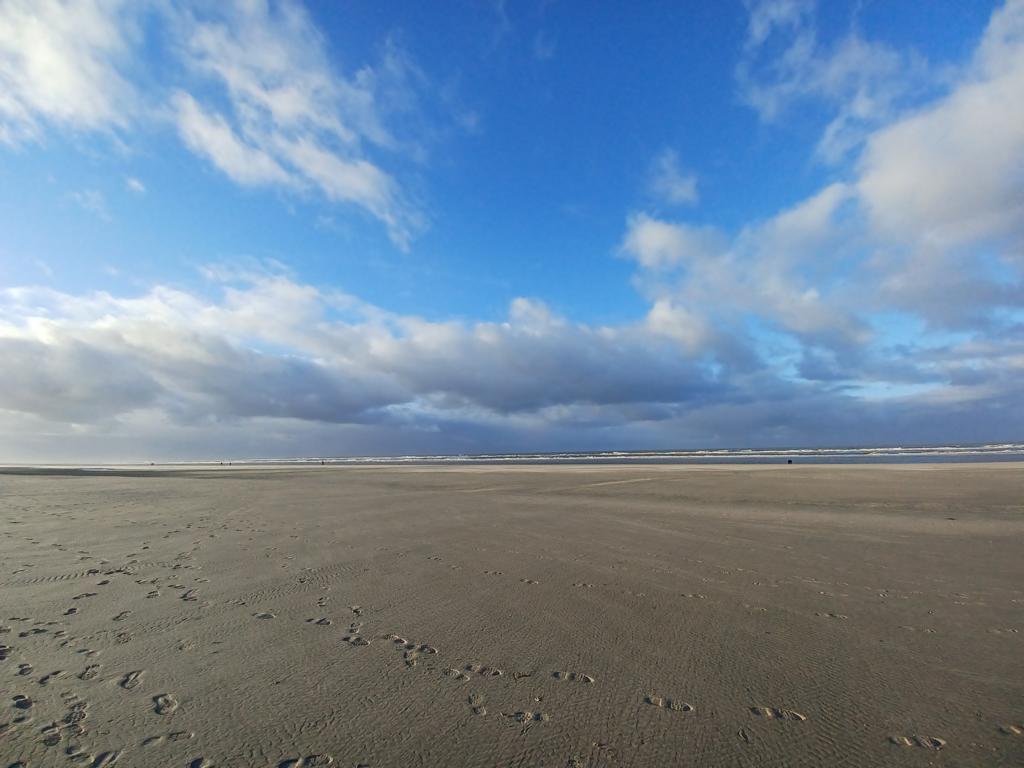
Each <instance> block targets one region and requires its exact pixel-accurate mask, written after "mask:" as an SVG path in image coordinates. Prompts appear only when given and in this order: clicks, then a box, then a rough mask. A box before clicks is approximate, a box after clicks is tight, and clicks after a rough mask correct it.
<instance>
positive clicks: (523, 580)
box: [520, 579, 540, 584]
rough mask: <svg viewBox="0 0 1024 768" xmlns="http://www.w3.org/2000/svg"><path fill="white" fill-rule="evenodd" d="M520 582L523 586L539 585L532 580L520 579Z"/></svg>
mask: <svg viewBox="0 0 1024 768" xmlns="http://www.w3.org/2000/svg"><path fill="white" fill-rule="evenodd" d="M520 581H521V582H522V583H523V584H540V582H539V581H534V580H533V579H520Z"/></svg>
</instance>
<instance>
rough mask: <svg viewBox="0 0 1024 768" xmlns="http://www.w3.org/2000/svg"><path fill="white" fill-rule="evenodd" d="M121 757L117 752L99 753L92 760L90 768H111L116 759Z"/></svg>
mask: <svg viewBox="0 0 1024 768" xmlns="http://www.w3.org/2000/svg"><path fill="white" fill-rule="evenodd" d="M120 755H121V752H120V751H119V750H113V751H110V752H101V753H100V754H98V755H97V756H96V759H95V760H93V763H92V765H91V766H90V768H106V766H112V765H114V763H116V762H117V758H118V757H119V756H120Z"/></svg>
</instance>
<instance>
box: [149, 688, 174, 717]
mask: <svg viewBox="0 0 1024 768" xmlns="http://www.w3.org/2000/svg"><path fill="white" fill-rule="evenodd" d="M153 703H154V704H155V705H156V706H154V707H153V711H154V712H156V713H157V714H158V715H171V714H174V711H175V710H176V709H177V708H178V700H177V699H176V698H174V695H173V694H170V693H161V694H160V695H159V696H154V697H153Z"/></svg>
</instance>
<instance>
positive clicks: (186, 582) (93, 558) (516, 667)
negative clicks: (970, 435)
mask: <svg viewBox="0 0 1024 768" xmlns="http://www.w3.org/2000/svg"><path fill="white" fill-rule="evenodd" d="M0 494H2V496H0V520H2V529H0V532H2V536H0V625H2V632H3V634H0V644H2V647H0V656H2V657H3V660H2V661H0V680H2V686H0V688H2V690H3V697H2V702H0V706H2V709H3V711H2V712H0V731H2V735H0V757H2V758H3V760H2V761H0V768H4V767H5V766H7V765H8V764H10V763H14V762H16V761H21V762H22V763H24V764H26V765H27V766H29V767H30V768H35V766H65V765H83V766H97V767H99V766H113V765H116V766H118V767H119V768H128V767H129V766H145V767H146V768H149V767H152V766H157V767H160V768H162V767H164V766H181V767H182V768H185V767H186V766H220V767H222V768H226V767H228V766H239V767H241V766H246V767H248V766H272V767H273V766H280V765H288V766H297V765H305V766H313V765H326V764H328V763H330V764H332V765H336V766H348V767H354V766H357V765H365V766H373V768H388V767H391V766H394V767H395V768H406V767H407V766H488V767H489V766H524V767H526V766H528V767H530V768H535V767H539V766H554V767H555V768H563V767H565V766H609V767H611V766H691V765H692V766H841V765H842V766H881V765H887V766H888V765H910V766H924V765H944V766H994V765H1021V764H1022V763H1024V546H1022V544H1024V501H1022V500H1024V466H1022V465H1020V464H1016V465H1014V464H1003V465H960V466H948V465H947V466H939V465H930V466H921V465H918V466H909V465H906V466H874V467H867V466H841V467H837V466H814V467H811V466H808V467H802V466H791V467H790V466H771V467H764V466H762V467H754V466H743V467H740V466H716V467H680V466H637V467H515V468H493V467H472V468H458V467H454V468H410V467H402V468H387V467H371V468H361V467H344V468H332V467H319V466H316V467H310V468H299V469H296V468H288V469H270V468H239V467H233V468H231V469H227V468H225V469H224V470H219V469H218V470H212V469H207V470H189V471H181V470H163V471H151V472H150V471H147V472H104V473H92V474H90V473H74V472H67V471H54V472H51V473H48V474H40V473H38V472H37V473H35V474H27V473H20V474H17V473H16V474H2V475H0ZM314 756H319V757H314Z"/></svg>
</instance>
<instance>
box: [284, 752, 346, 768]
mask: <svg viewBox="0 0 1024 768" xmlns="http://www.w3.org/2000/svg"><path fill="white" fill-rule="evenodd" d="M333 762H334V758H333V757H331V756H330V755H307V756H306V757H293V758H291V759H289V760H284V761H283V762H281V763H280V764H279V765H278V768H319V766H323V765H330V764H331V763H333Z"/></svg>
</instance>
